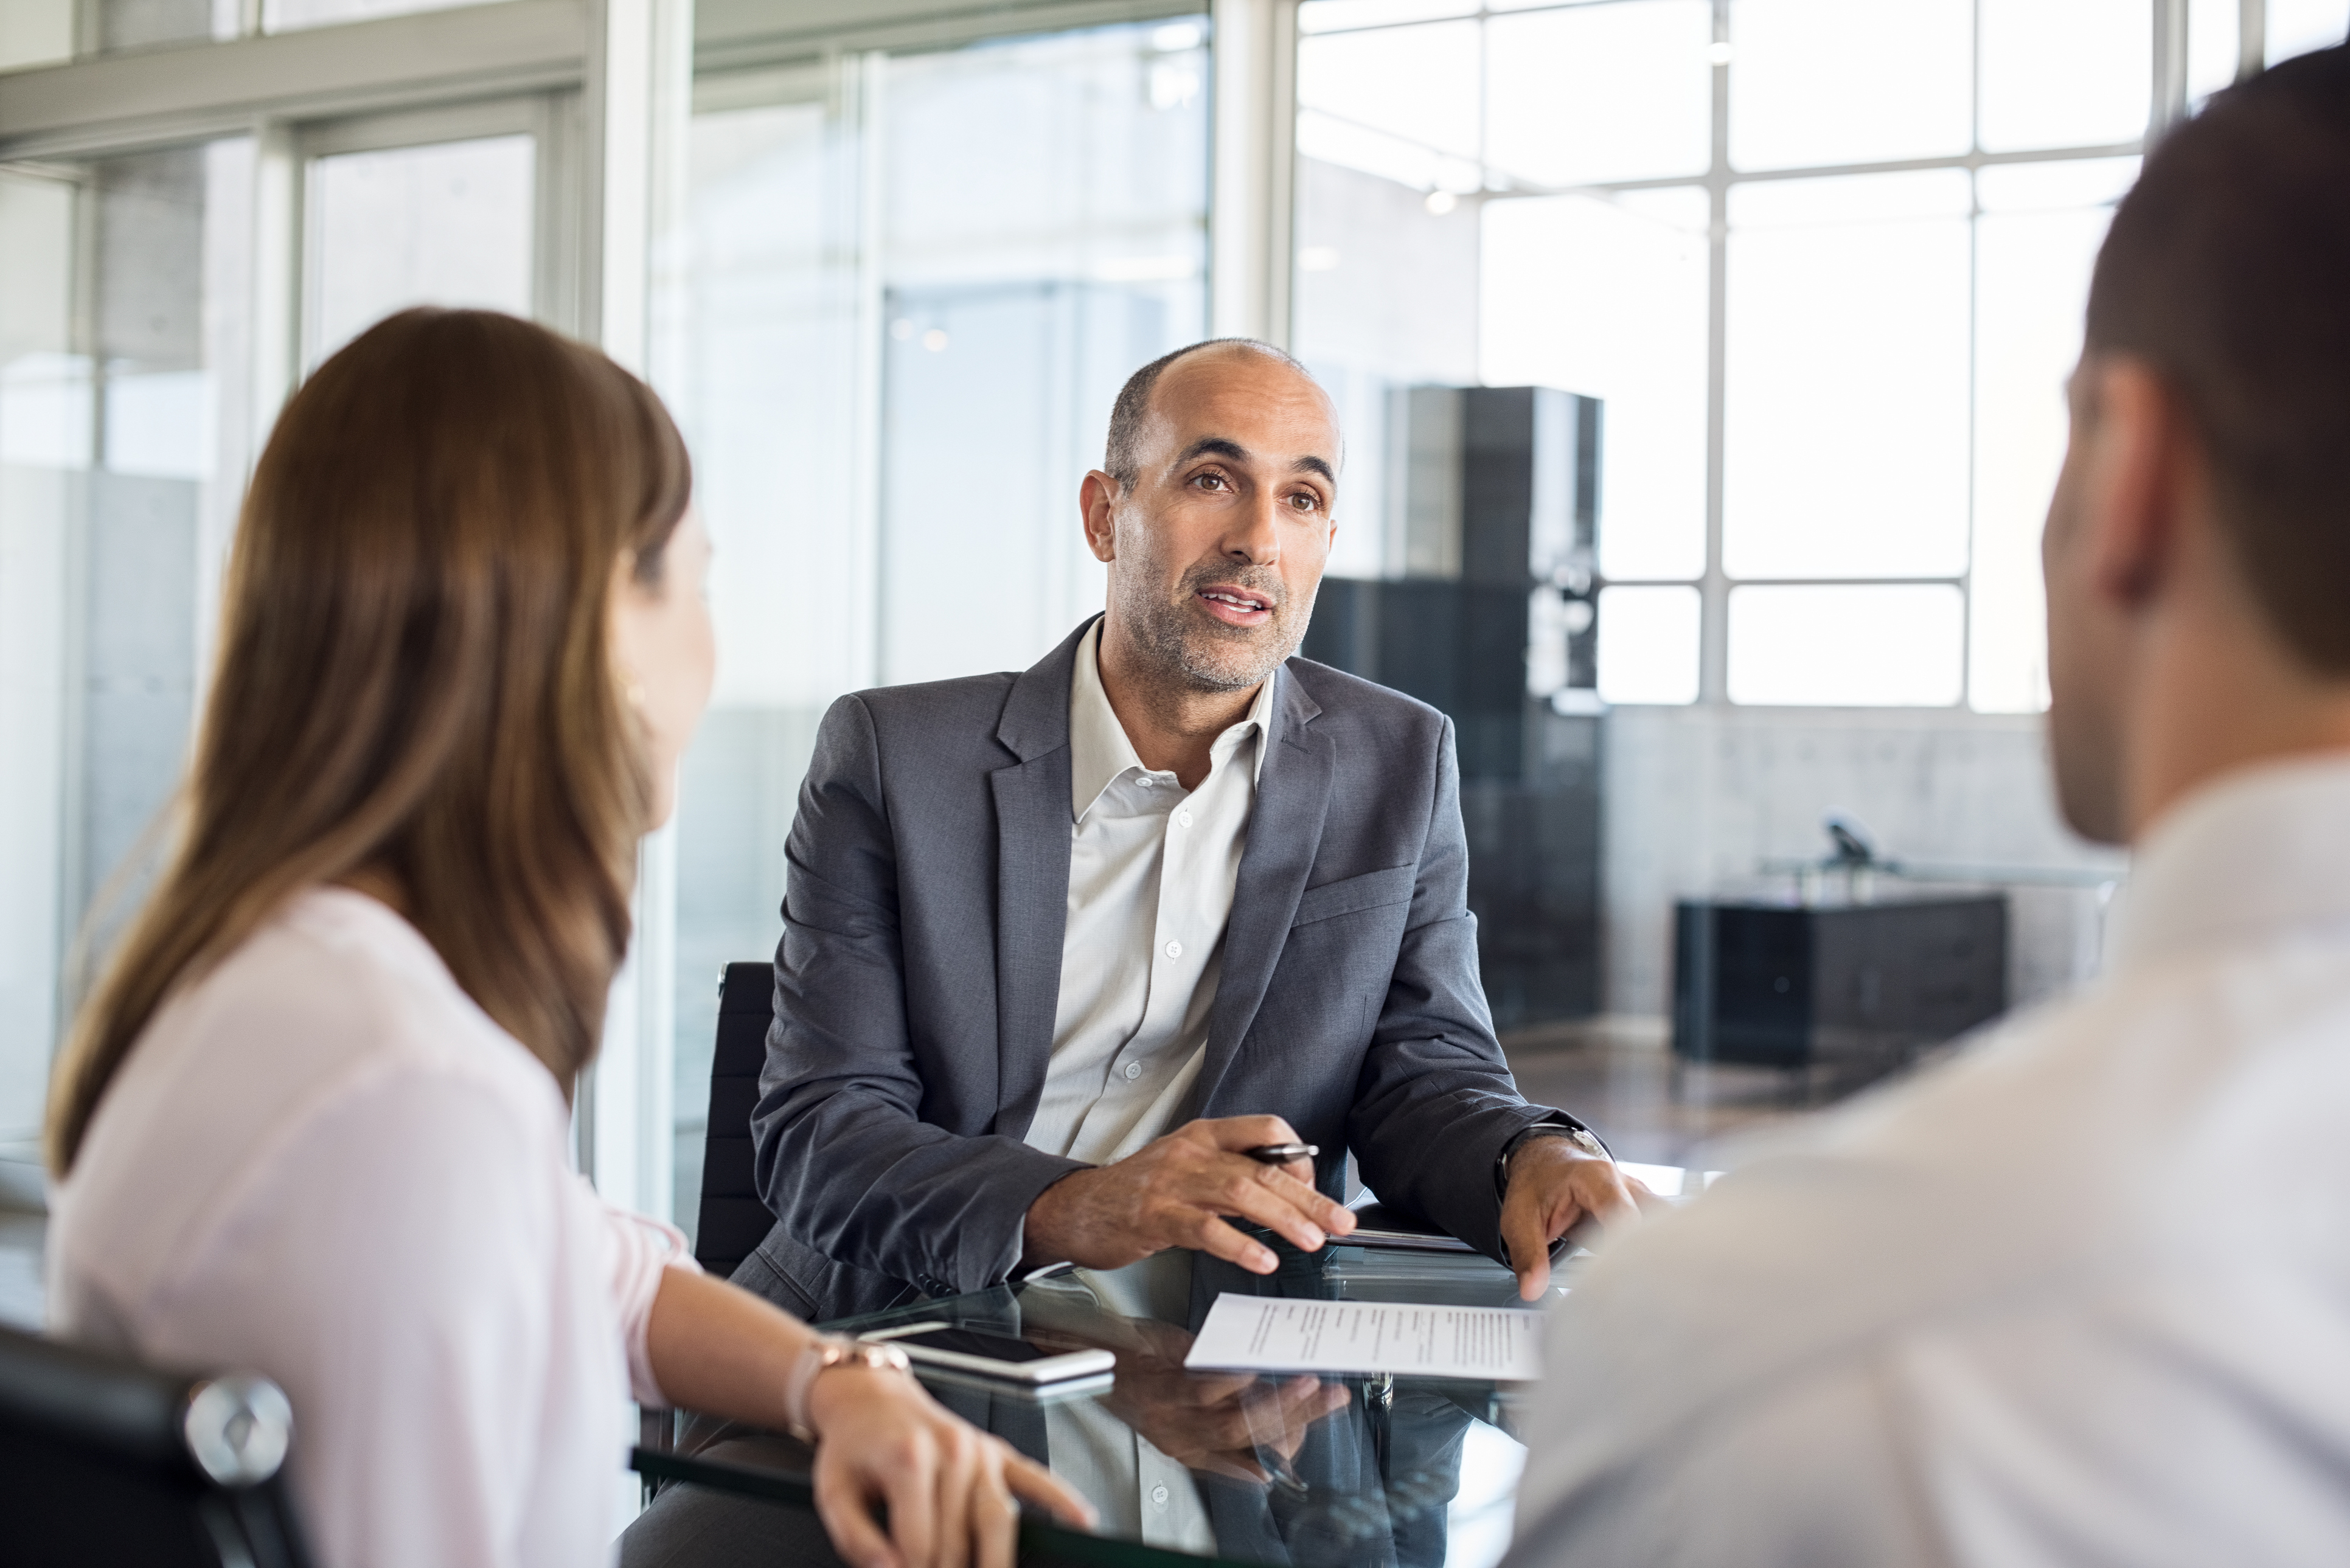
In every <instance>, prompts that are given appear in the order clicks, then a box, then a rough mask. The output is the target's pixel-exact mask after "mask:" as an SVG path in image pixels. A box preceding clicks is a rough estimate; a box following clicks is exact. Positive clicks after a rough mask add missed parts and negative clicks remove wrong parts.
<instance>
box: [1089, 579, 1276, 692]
mask: <svg viewBox="0 0 2350 1568" xmlns="http://www.w3.org/2000/svg"><path fill="white" fill-rule="evenodd" d="M1155 564H1156V563H1145V564H1144V567H1145V569H1144V570H1142V571H1140V572H1137V573H1135V574H1133V575H1132V576H1126V577H1123V578H1122V580H1120V581H1118V585H1117V587H1116V588H1115V589H1114V591H1113V594H1112V602H1113V603H1114V604H1115V606H1116V607H1117V609H1118V617H1119V618H1120V619H1121V620H1122V621H1124V622H1125V624H1126V627H1127V635H1128V638H1129V639H1130V640H1131V641H1132V643H1133V646H1134V647H1135V649H1137V651H1139V652H1140V653H1141V654H1142V655H1143V656H1144V657H1145V658H1146V659H1148V660H1149V664H1150V667H1151V671H1152V673H1153V674H1154V675H1155V676H1157V677H1158V678H1159V680H1162V681H1164V682H1166V683H1167V684H1169V685H1170V686H1173V687H1180V688H1182V689H1185V690H1189V691H1248V690H1249V689H1250V688H1252V687H1254V686H1257V685H1260V684H1262V683H1263V681H1264V680H1265V679H1266V678H1267V677H1269V676H1270V675H1272V673H1273V672H1274V670H1277V669H1279V668H1280V667H1281V665H1282V664H1283V662H1284V660H1286V659H1288V658H1289V657H1290V656H1291V655H1292V654H1295V652H1296V651H1297V649H1298V645H1299V644H1301V643H1303V642H1304V641H1305V628H1306V626H1307V624H1308V623H1309V622H1310V621H1311V620H1312V618H1313V615H1314V601H1315V597H1317V595H1318V592H1319V590H1320V587H1321V584H1320V582H1319V581H1318V580H1317V581H1316V582H1315V585H1314V586H1313V587H1310V588H1308V589H1307V590H1306V591H1305V594H1304V595H1303V596H1302V598H1301V597H1300V596H1292V595H1291V594H1289V592H1288V590H1287V589H1286V588H1285V587H1284V586H1283V584H1282V581H1281V578H1280V576H1279V574H1277V573H1275V572H1274V571H1272V570H1270V569H1268V568H1265V567H1262V566H1244V567H1242V568H1240V569H1239V570H1237V571H1235V570H1232V569H1230V568H1228V567H1225V566H1222V565H1217V564H1208V563H1202V564H1201V565H1200V566H1193V567H1192V568H1191V570H1190V571H1188V572H1186V573H1184V574H1183V580H1182V583H1181V584H1180V587H1179V588H1178V590H1177V591H1178V594H1179V596H1180V597H1177V598H1176V599H1175V600H1174V601H1173V602H1171V603H1170V602H1169V601H1167V600H1165V599H1162V598H1160V597H1158V596H1157V595H1156V594H1154V593H1153V592H1151V591H1150V589H1149V587H1146V586H1144V584H1145V583H1147V582H1148V581H1149V580H1151V579H1157V578H1158V577H1159V574H1158V573H1157V572H1155V571H1152V570H1150V569H1149V568H1150V566H1154V565H1155ZM1218 584H1224V585H1229V586H1231V587H1240V588H1246V589H1248V590H1250V591H1251V592H1253V593H1259V594H1263V595H1264V596H1265V597H1268V598H1270V599H1271V600H1272V601H1273V614H1272V616H1271V618H1269V619H1268V620H1267V622H1266V624H1265V625H1264V626H1263V627H1260V628H1254V629H1251V628H1245V627H1237V626H1227V625H1225V624H1224V623H1222V622H1221V621H1218V620H1214V619H1212V618H1208V617H1205V616H1194V615H1191V614H1190V613H1189V612H1187V610H1186V609H1185V606H1186V605H1188V604H1190V603H1191V602H1192V601H1193V600H1194V599H1195V598H1196V597H1197V596H1198V595H1199V593H1200V591H1201V589H1202V588H1207V587H1214V586H1216V585H1218Z"/></svg>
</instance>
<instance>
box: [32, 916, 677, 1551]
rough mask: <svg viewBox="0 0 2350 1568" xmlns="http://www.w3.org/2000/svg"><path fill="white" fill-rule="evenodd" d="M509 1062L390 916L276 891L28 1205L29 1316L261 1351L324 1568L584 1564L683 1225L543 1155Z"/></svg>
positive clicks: (544, 1113)
mask: <svg viewBox="0 0 2350 1568" xmlns="http://www.w3.org/2000/svg"><path fill="white" fill-rule="evenodd" d="M568 1139H569V1112H568V1110H567V1107H566V1106H565V1105H564V1101H563V1096H562V1094H561V1092H560V1091H559V1090H558V1089H557V1088H556V1082H555V1079H554V1077H553V1076H552V1075H550V1074H549V1073H548V1072H547V1070H546V1067H544V1066H543V1065H541V1064H540V1063H539V1062H538V1060H537V1058H536V1057H535V1056H533V1055H531V1054H530V1053H529V1052H528V1051H526V1050H525V1049H524V1048H523V1046H522V1044H520V1043H519V1042H518V1041H516V1040H515V1038H514V1037H513V1036H512V1035H510V1034H508V1033H506V1032H505V1031H504V1030H503V1029H501V1028H499V1027H498V1026H497V1024H496V1023H493V1022H492V1021H491V1019H490V1018H489V1016H488V1015H487V1014H485V1013H484V1012H482V1011H481V1009H480V1008H479V1007H477V1006H475V1005H474V1004H473V1000H472V999H471V998H470V997H468V996H466V994H465V993H464V992H463V991H462V990H461V989H459V987H458V985H457V983H456V981H454V980H453V979H452V977H451V976H450V973H449V971H448V969H447V967H446V966H444V965H443V964H442V961H441V958H440V955H439V954H438V953H436V952H435V951H434V950H432V946H431V944H429V943H428V942H426V941H425V940H424V939H423V937H422V936H421V935H419V934H418V932H417V931H416V929H414V928H413V927H411V926H410V925H409V924H408V923H407V922H406V921H405V920H403V919H400V917H399V916H398V915H396V914H394V913H393V912H392V911H391V910H390V909H387V908H385V907H384V906H383V905H382V904H380V903H378V902H376V901H375V900H374V899H372V898H367V897H364V896H363V895H361V894H359V893H355V892H350V891H348V890H345V889H340V888H323V889H317V890H313V891H310V892H307V893H303V894H300V895H298V896H297V897H296V898H293V899H292V900H290V901H289V903H288V905H287V907H286V909H285V910H284V911H283V912H282V913H280V914H279V915H278V916H277V917H276V918H275V919H272V920H271V921H270V922H269V923H268V924H267V925H266V926H265V927H264V928H263V929H261V930H260V931H259V932H257V933H256V934H255V936H254V937H253V938H252V939H251V940H248V941H246V942H245V943H244V945H243V946H242V947H240V948H238V949H237V950H235V951H234V952H233V953H231V954H230V955H229V956H228V958H227V959H226V960H224V961H223V962H222V963H221V964H220V965H219V966H218V967H217V968H215V969H213V971H211V972H210V973H208V974H206V975H204V976H203V977H202V978H200V979H199V980H197V981H195V983H193V984H192V985H190V986H188V987H186V988H185V989H183V990H182V991H180V992H177V993H175V994H174V995H173V996H172V999H171V1000H170V1001H169V1002H167V1003H166V1004H165V1005H164V1007H163V1008H162V1010H161V1012H158V1013H157V1014H156V1016H155V1019H154V1021H153V1022H152V1023H150V1024H149V1025H148V1027H147V1029H146V1031H145V1033H142V1034H141V1035H140V1038H139V1042H138V1044H137V1045H136V1047H135V1048H134V1049H133V1050H132V1052H131V1054H130V1058H129V1060H127V1061H126V1062H125V1063H124V1064H123V1065H122V1068H121V1070H120V1072H119V1073H118V1074H117V1075H116V1076H115V1079H114V1082H113V1085H112V1086H111V1087H110V1088H109V1090H108V1092H107V1095H106V1097H105V1099H104V1100H103V1101H101V1102H100V1103H99V1109H98V1114H97V1116H95V1117H94V1118H93V1119H92V1121H91V1123H90V1126H89V1131H88V1137H86V1138H85V1139H84V1141H83V1144H82V1147H81V1154H80V1157H79V1158H78V1160H77V1161H76V1162H75V1165H74V1168H73V1172H72V1174H71V1176H70V1177H69V1178H68V1179H67V1180H66V1181H65V1182H64V1183H62V1184H61V1185H60V1186H59V1188H58V1189H57V1192H56V1194H55V1195H54V1199H53V1202H52V1209H51V1215H52V1217H51V1220H50V1225H49V1290H50V1318H51V1323H52V1325H53V1327H54V1328H55V1329H57V1331H58V1332H59V1333H61V1334H66V1335H68V1336H69V1337H72V1338H76V1339H79V1340H82V1341H84V1342H86V1343H94V1344H97V1345H104V1346H109V1347H111V1348H115V1349H118V1350H121V1351H124V1352H127V1353H130V1354H132V1355H137V1356H140V1357H141V1358H144V1359H146V1360H149V1361H151V1362H155V1363H159V1364H161V1365H165V1366H181V1367H186V1368H190V1369H192V1370H196V1371H205V1370H230V1369H234V1370H240V1371H251V1372H259V1373H262V1374H264V1375H265V1376H269V1377H271V1378H273V1379H275V1380H276V1383H277V1384H278V1386H281V1387H282V1388H284V1389H285V1390H286V1396H287V1397H288V1398H289V1399H290V1400H291V1401H292V1403H293V1407H294V1447H293V1452H292V1456H291V1458H290V1459H289V1461H288V1466H289V1469H288V1474H289V1476H290V1478H291V1480H292V1484H293V1488H294V1492H295V1496H296V1500H297V1501H298V1503H299V1504H300V1507H301V1510H302V1512H303V1516H304V1520H303V1521H304V1524H305V1525H306V1526H307V1532H308V1534H309V1537H310V1540H311V1542H312V1545H313V1547H314V1549H315V1550H316V1552H317V1556H318V1559H319V1561H320V1562H321V1563H325V1564H328V1568H359V1565H360V1564H377V1563H380V1564H384V1565H386V1568H407V1565H410V1564H418V1563H437V1564H447V1565H470V1564H481V1565H484V1568H488V1565H493V1564H500V1565H502V1564H526V1563H546V1564H556V1563H561V1564H566V1565H576V1564H579V1563H598V1562H606V1561H608V1560H609V1559H610V1557H611V1555H612V1542H613V1535H614V1532H615V1531H616V1530H617V1528H618V1526H619V1520H618V1519H617V1518H616V1517H615V1509H614V1505H615V1503H616V1502H617V1501H619V1490H620V1489H619V1484H618V1483H619V1480H620V1478H621V1476H622V1475H623V1474H624V1467H625V1461H626V1456H627V1452H628V1440H629V1433H628V1413H627V1409H626V1399H627V1397H628V1396H629V1393H630V1392H631V1390H632V1389H633V1391H634V1393H635V1395H636V1397H638V1398H639V1399H642V1400H644V1401H646V1402H647V1403H649V1404H660V1403H664V1402H665V1401H663V1400H662V1399H661V1397H660V1389H659V1388H658V1387H657V1386H655V1385H654V1382H653V1376H652V1369H651V1367H650V1364H649V1363H648V1361H647V1359H646V1355H645V1326H646V1322H647V1319H648V1318H649V1316H650V1313H651V1309H652V1301H653V1296H654V1294H655V1293H656V1292H657V1291H658V1290H659V1289H660V1279H661V1273H662V1271H663V1270H664V1268H687V1269H691V1268H692V1267H693V1262H692V1260H691V1258H689V1257H687V1256H686V1255H685V1251H684V1238H683V1237H681V1236H680V1235H679V1234H678V1233H677V1231H674V1230H672V1229H671V1228H670V1227H668V1226H666V1225H660V1224H657V1223H655V1222H654V1221H651V1220H643V1219H640V1218H637V1217H635V1216H631V1215H628V1214H624V1213H622V1212H620V1211H619V1210H614V1209H611V1208H609V1207H608V1206H607V1205H605V1204H604V1203H603V1202H602V1201H601V1200H600V1199H598V1198H597V1196H596V1194H595V1192H594V1191H593V1190H592V1189H590V1188H589V1187H588V1186H587V1183H586V1182H585V1181H583V1180H582V1179H580V1178H579V1177H578V1176H577V1174H576V1173H574V1172H573V1171H572V1170H571V1169H570V1168H569V1156H568V1152H567V1147H568Z"/></svg>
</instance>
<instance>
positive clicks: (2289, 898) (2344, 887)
mask: <svg viewBox="0 0 2350 1568" xmlns="http://www.w3.org/2000/svg"><path fill="white" fill-rule="evenodd" d="M2345 825H2350V753H2342V752H2334V753H2323V754H2321V755H2316V756H2311V757H2305V758H2299V759H2295V760H2293V761H2291V762H2284V763H2265V764H2262V765H2260V766H2257V767H2252V768H2247V769H2244V770H2241V771H2240V772H2236V773H2231V774H2227V775H2226V776H2224V777H2222V778H2220V779H2218V780H2215V781H2214V782H2212V783H2210V784H2205V785H2203V786H2201V787H2200V788H2199V789H2197V790H2196V791H2195V792H2194V793H2193V794H2189V796H2188V797H2187V798H2186V799H2185V800H2184V801H2181V802H2180V803H2179V804H2178V805H2176V806H2174V807H2172V808H2171V809H2170V810H2169V811H2168V812H2167V813H2165V814H2164V815H2163V816H2162V817H2161V818H2160V819H2159V820H2158V822H2157V823H2156V824H2155V826H2154V828H2153V831H2152V832H2150V833H2148V834H2147V836H2146V837H2145V839H2144V840H2143V841H2142V842H2141V844H2140V845H2139V847H2138V850H2137V855H2136V856H2135V857H2134V860H2133V864H2132V867H2131V871H2130V880H2129V885H2128V887H2126V888H2124V889H2123V891H2122V894H2121V897H2120V898H2119V900H2118V901H2117V906H2116V910H2115V915H2114V930H2113V937H2112V940H2111V941H2110V942H2109V943H2108V945H2107V952H2108V955H2109V956H2110V958H2111V961H2112V967H2113V968H2114V969H2115V970H2116V971H2119V970H2124V969H2130V968H2134V967H2137V966H2138V965H2141V964H2145V963H2148V962H2151V961H2160V960H2164V959H2168V958H2171V957H2175V956H2177V955H2178V954H2180V953H2183V952H2187V951H2190V950H2194V949H2196V948H2201V947H2210V946H2212V945H2215V944H2218V943H2221V942H2228V941H2235V940H2244V939H2246V938H2251V937H2257V936H2260V935H2262V934H2265V933H2270V932H2278V931H2282V930H2287V929H2293V928H2295V927H2311V926H2326V925H2334V924H2341V923H2350V831H2345Z"/></svg>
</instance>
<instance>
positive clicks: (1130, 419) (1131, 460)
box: [1102, 337, 1313, 486]
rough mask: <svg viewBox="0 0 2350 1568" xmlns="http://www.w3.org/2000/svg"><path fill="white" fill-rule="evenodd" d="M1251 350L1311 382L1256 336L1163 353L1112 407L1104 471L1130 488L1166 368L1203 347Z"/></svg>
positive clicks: (1135, 377) (1205, 342)
mask: <svg viewBox="0 0 2350 1568" xmlns="http://www.w3.org/2000/svg"><path fill="white" fill-rule="evenodd" d="M1202 348H1250V349H1253V350H1255V351H1256V352H1257V353H1259V354H1263V355H1264V356H1265V357H1266V358H1271V359H1278V360H1280V361H1281V362H1282V363H1283V364H1284V365H1286V366H1288V367H1289V368H1290V369H1293V370H1295V371H1296V372H1297V373H1298V374H1299V375H1301V376H1304V377H1305V378H1306V379H1309V380H1311V379H1313V376H1312V372H1310V371H1308V370H1307V369H1305V366H1303V365H1301V364H1299V363H1298V362H1297V361H1296V360H1295V358H1291V357H1290V356H1289V355H1288V354H1286V353H1284V352H1283V351H1282V350H1281V349H1278V348H1274V346H1273V345H1272V344H1270V343H1266V342H1263V341H1260V340H1259V339H1257V338H1254V337H1210V338H1207V339H1205V340H1203V341H1201V342H1198V343H1193V344H1191V345H1189V346H1188V347H1185V348H1178V349H1176V350H1175V352H1173V353H1172V354H1161V355H1160V356H1159V358H1156V359H1153V360H1152V361H1151V362H1150V363H1149V364H1148V365H1145V366H1144V367H1143V368H1142V369H1139V370H1137V371H1136V372H1135V373H1134V374H1133V375H1131V376H1128V378H1127V379H1126V385H1125V386H1123V387H1121V388H1119V389H1118V401H1117V402H1116V403H1113V404H1112V405H1111V406H1110V410H1109V441H1107V443H1106V445H1105V447H1104V450H1103V452H1102V472H1104V473H1107V474H1108V475H1109V476H1110V477H1111V478H1112V479H1115V480H1117V481H1118V483H1120V484H1123V485H1128V486H1131V485H1132V484H1133V483H1134V481H1135V476H1136V473H1137V472H1138V471H1139V468H1140V457H1139V453H1138V452H1137V450H1136V449H1137V448H1138V447H1139V445H1140V444H1141V441H1142V421H1144V420H1146V419H1148V418H1149V416H1150V394H1151V391H1152V389H1154V388H1156V387H1157V386H1158V385H1159V377H1160V376H1162V375H1164V374H1166V371H1167V367H1168V366H1170V365H1172V364H1173V363H1175V361H1176V360H1178V359H1180V358H1183V357H1184V356H1185V355H1187V354H1197V353H1198V352H1199V351H1200V350H1201V349H1202Z"/></svg>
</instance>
